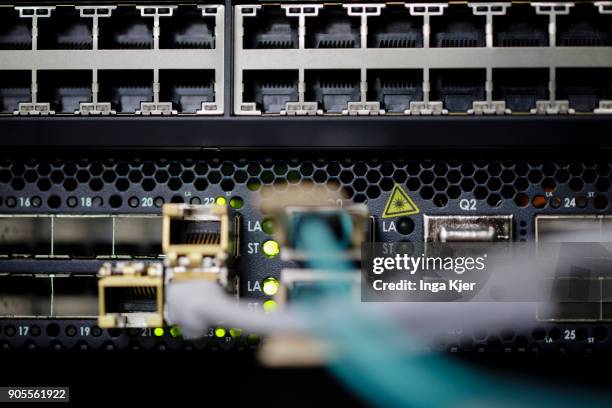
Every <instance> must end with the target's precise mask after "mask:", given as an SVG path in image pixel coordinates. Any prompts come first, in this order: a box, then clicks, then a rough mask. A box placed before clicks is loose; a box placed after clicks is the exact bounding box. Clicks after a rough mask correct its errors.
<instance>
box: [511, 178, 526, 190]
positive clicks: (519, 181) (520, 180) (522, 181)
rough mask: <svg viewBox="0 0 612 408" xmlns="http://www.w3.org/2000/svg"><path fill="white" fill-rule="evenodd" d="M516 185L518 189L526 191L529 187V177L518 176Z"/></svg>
mask: <svg viewBox="0 0 612 408" xmlns="http://www.w3.org/2000/svg"><path fill="white" fill-rule="evenodd" d="M514 187H515V188H516V189H517V190H518V191H525V190H527V189H528V188H529V181H527V179H526V178H524V177H521V178H518V179H516V181H515V182H514Z"/></svg>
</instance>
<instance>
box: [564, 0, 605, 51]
mask: <svg viewBox="0 0 612 408" xmlns="http://www.w3.org/2000/svg"><path fill="white" fill-rule="evenodd" d="M557 45H558V46H562V47H603V46H610V45H612V14H600V13H599V11H598V10H597V8H596V7H594V6H593V4H591V3H583V4H580V3H576V5H575V6H574V7H573V8H572V9H571V10H570V13H569V15H560V16H557Z"/></svg>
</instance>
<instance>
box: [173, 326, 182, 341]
mask: <svg viewBox="0 0 612 408" xmlns="http://www.w3.org/2000/svg"><path fill="white" fill-rule="evenodd" d="M170 335H171V336H172V337H175V338H176V337H181V329H179V328H178V327H177V326H172V327H171V328H170Z"/></svg>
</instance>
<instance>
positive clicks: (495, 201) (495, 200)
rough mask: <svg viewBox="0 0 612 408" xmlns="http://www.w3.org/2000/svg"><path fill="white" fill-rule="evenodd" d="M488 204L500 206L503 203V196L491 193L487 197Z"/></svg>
mask: <svg viewBox="0 0 612 408" xmlns="http://www.w3.org/2000/svg"><path fill="white" fill-rule="evenodd" d="M487 204H489V206H490V207H493V208H495V207H499V206H501V204H502V198H501V197H500V196H499V195H498V194H491V195H489V197H488V198H487Z"/></svg>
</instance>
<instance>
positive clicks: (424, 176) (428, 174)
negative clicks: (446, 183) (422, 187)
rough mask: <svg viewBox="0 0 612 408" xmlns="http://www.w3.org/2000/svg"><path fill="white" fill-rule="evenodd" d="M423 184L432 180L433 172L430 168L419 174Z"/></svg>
mask: <svg viewBox="0 0 612 408" xmlns="http://www.w3.org/2000/svg"><path fill="white" fill-rule="evenodd" d="M419 178H420V179H421V182H422V183H423V184H430V183H431V182H433V180H434V174H433V171H431V170H425V171H423V172H422V173H421V175H420V176H419Z"/></svg>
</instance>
